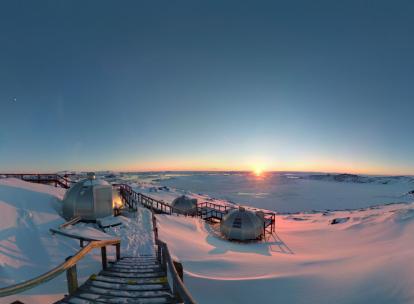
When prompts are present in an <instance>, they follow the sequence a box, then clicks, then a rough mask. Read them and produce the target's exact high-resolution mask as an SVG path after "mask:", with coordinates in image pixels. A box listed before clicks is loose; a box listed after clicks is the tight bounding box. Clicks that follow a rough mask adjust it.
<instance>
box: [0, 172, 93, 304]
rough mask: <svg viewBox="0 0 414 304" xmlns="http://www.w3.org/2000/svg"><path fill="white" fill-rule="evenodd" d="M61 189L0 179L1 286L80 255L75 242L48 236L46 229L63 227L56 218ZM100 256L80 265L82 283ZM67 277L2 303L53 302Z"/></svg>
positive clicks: (60, 277) (63, 291)
mask: <svg viewBox="0 0 414 304" xmlns="http://www.w3.org/2000/svg"><path fill="white" fill-rule="evenodd" d="M64 193H65V190H64V189H61V188H55V187H52V186H47V185H41V184H33V183H28V182H24V181H21V180H18V179H11V178H9V179H0V286H1V287H5V286H9V285H12V284H15V283H19V282H22V281H25V280H28V279H31V278H33V277H35V276H38V275H40V274H42V273H44V272H46V271H48V270H50V269H52V268H54V267H56V266H57V265H59V264H60V263H62V261H64V260H65V258H66V257H68V256H70V255H73V254H74V253H75V252H76V251H78V250H79V242H78V241H75V240H72V239H68V238H65V237H63V236H58V235H54V236H52V235H51V234H50V232H49V228H56V227H58V226H59V225H60V224H62V223H64V222H65V221H64V219H63V218H62V217H61V216H60V215H59V214H60V210H61V199H62V198H63V195H64ZM99 267H100V256H99V252H97V255H96V256H93V255H89V256H88V257H86V259H84V260H83V261H82V262H81V263H80V264H79V265H78V273H79V278H80V281H81V282H82V281H83V280H85V279H86V277H87V276H88V275H90V274H91V273H93V272H94V271H96V270H98V269H99ZM66 288H67V287H66V278H65V274H62V275H61V276H59V277H57V278H55V279H54V280H52V281H50V282H48V283H46V284H43V285H41V286H38V287H36V288H34V289H31V290H28V291H26V292H25V293H23V294H18V295H15V296H11V297H6V298H1V299H0V303H11V302H12V301H14V300H16V299H19V300H20V301H23V302H25V303H51V302H52V301H54V300H57V299H60V298H62V297H63V295H64V294H65V293H67V289H66Z"/></svg>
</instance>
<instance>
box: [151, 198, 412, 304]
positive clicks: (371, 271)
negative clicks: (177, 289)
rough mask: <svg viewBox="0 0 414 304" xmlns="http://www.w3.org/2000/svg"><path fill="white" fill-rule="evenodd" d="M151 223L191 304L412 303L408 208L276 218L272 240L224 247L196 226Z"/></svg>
mask: <svg viewBox="0 0 414 304" xmlns="http://www.w3.org/2000/svg"><path fill="white" fill-rule="evenodd" d="M157 217H158V219H159V221H158V223H159V228H160V238H161V239H162V240H164V241H166V242H167V243H168V244H169V247H170V250H171V252H172V254H173V255H174V256H175V257H176V258H177V259H179V260H180V261H181V262H182V263H183V265H184V270H185V278H184V281H185V283H186V285H187V286H188V287H189V289H190V291H191V293H192V294H193V295H194V297H195V298H196V299H197V300H198V301H199V303H265V302H268V303H413V302H414V291H413V289H412V285H413V283H414V277H413V275H412V274H413V272H414V265H413V263H412V258H413V257H414V238H413V235H414V204H399V205H389V206H382V207H373V208H368V209H366V210H355V211H341V212H325V213H315V214H295V215H279V216H277V218H276V234H275V235H273V236H272V237H271V238H269V239H268V240H267V242H258V243H234V242H229V241H227V240H224V239H222V238H220V237H217V236H215V234H214V233H212V228H211V227H210V226H209V225H208V224H206V223H204V222H202V221H201V220H199V219H195V218H189V217H187V218H186V217H174V216H165V215H158V216H157ZM344 218H348V220H347V221H341V220H338V221H337V223H336V224H334V225H333V224H332V222H333V221H334V220H335V219H344Z"/></svg>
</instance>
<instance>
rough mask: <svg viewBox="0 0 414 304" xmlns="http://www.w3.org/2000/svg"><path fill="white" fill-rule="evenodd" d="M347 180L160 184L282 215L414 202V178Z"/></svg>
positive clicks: (242, 177) (227, 177)
mask: <svg viewBox="0 0 414 304" xmlns="http://www.w3.org/2000/svg"><path fill="white" fill-rule="evenodd" d="M347 176H348V177H349V178H343V179H340V178H339V177H341V175H338V178H337V179H335V178H334V176H333V175H328V174H318V175H316V174H309V173H278V172H275V173H267V174H264V175H263V176H259V177H257V176H255V175H253V174H250V173H232V174H228V173H214V174H213V173H194V174H183V175H174V176H168V175H167V176H163V178H162V179H159V180H157V183H159V184H160V185H164V186H168V187H169V188H172V189H174V188H177V189H181V190H183V191H191V192H192V193H201V194H207V195H208V196H210V197H214V198H218V199H225V200H229V201H232V202H235V203H238V204H242V205H249V206H253V207H257V208H263V209H268V210H274V211H277V212H300V211H310V210H325V209H331V210H337V209H355V208H361V207H368V206H372V205H376V204H384V203H391V202H393V203H395V202H410V201H412V200H414V197H413V196H412V195H408V192H409V191H412V190H414V179H413V178H411V177H369V178H365V177H363V176H357V178H355V179H352V177H353V176H352V175H347ZM345 177H346V176H345ZM160 192H161V191H160Z"/></svg>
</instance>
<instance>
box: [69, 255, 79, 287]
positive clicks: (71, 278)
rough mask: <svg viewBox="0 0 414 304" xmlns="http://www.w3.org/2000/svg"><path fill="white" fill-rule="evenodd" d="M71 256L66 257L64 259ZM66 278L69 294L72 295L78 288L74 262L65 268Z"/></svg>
mask: <svg viewBox="0 0 414 304" xmlns="http://www.w3.org/2000/svg"><path fill="white" fill-rule="evenodd" d="M70 258H71V256H70V257H67V258H66V261H67V260H69V259H70ZM66 279H67V281H68V292H69V295H72V294H74V293H75V292H76V290H77V289H78V275H77V271H76V264H75V265H73V266H72V267H70V268H69V269H67V270H66Z"/></svg>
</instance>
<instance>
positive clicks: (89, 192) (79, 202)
mask: <svg viewBox="0 0 414 304" xmlns="http://www.w3.org/2000/svg"><path fill="white" fill-rule="evenodd" d="M112 214H113V209H112V185H110V184H109V183H108V182H106V181H104V180H101V179H96V178H95V174H93V173H88V178H86V179H84V180H81V181H79V182H77V183H76V184H75V185H73V186H72V187H71V188H70V189H68V190H67V191H66V194H65V197H64V198H63V217H64V218H65V219H67V220H69V219H71V218H74V217H78V216H79V217H80V218H81V219H82V220H88V221H95V220H96V219H98V218H102V217H106V216H109V215H112Z"/></svg>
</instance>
